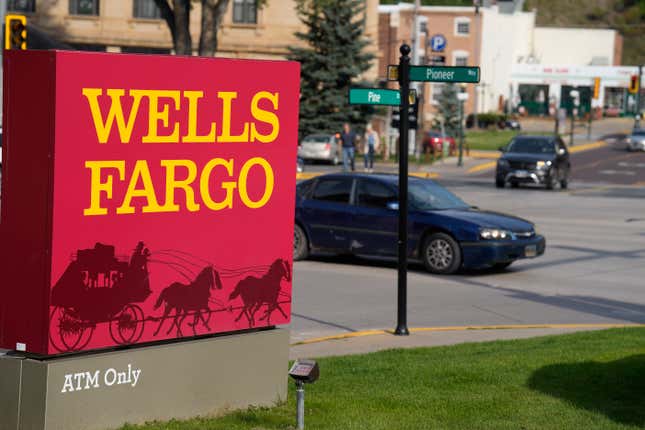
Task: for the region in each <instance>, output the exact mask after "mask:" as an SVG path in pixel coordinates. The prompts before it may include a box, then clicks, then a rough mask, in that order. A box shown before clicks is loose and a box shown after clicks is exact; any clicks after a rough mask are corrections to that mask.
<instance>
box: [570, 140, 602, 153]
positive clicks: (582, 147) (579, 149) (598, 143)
mask: <svg viewBox="0 0 645 430" xmlns="http://www.w3.org/2000/svg"><path fill="white" fill-rule="evenodd" d="M603 146H607V142H604V141H602V140H598V141H596V142H592V143H584V144H582V145H576V146H570V147H569V152H570V153H571V154H575V153H576V152H583V151H589V150H591V149H596V148H602V147H603Z"/></svg>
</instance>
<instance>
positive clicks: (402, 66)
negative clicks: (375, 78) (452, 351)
mask: <svg viewBox="0 0 645 430" xmlns="http://www.w3.org/2000/svg"><path fill="white" fill-rule="evenodd" d="M399 51H400V52H401V57H399V87H400V90H401V94H408V92H409V90H410V47H409V46H408V45H406V44H403V45H401V48H400V49H399ZM409 107H410V100H408V98H407V97H401V112H402V113H403V115H401V119H400V120H399V241H398V245H399V264H398V289H397V318H396V329H395V330H394V334H396V335H399V336H408V335H409V334H410V331H409V330H408V310H407V307H408V130H409V128H408V123H409V119H410V118H409V117H408V115H407V112H408V110H409Z"/></svg>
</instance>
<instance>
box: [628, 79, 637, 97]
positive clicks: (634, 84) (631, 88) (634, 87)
mask: <svg viewBox="0 0 645 430" xmlns="http://www.w3.org/2000/svg"><path fill="white" fill-rule="evenodd" d="M629 92H630V93H631V94H636V93H637V92H638V75H631V76H630V77H629Z"/></svg>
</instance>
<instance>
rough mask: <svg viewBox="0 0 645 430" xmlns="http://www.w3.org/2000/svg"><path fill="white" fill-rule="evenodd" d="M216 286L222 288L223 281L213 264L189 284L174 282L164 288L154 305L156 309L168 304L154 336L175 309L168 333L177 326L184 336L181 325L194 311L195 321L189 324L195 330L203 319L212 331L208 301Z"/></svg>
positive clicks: (180, 334) (204, 323)
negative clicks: (204, 312) (204, 313)
mask: <svg viewBox="0 0 645 430" xmlns="http://www.w3.org/2000/svg"><path fill="white" fill-rule="evenodd" d="M215 288H216V289H218V290H221V289H222V281H221V279H220V276H219V273H217V271H216V270H215V269H214V268H213V267H212V266H208V267H205V268H204V269H202V271H201V272H199V275H197V277H196V278H195V280H194V281H193V282H191V283H190V284H188V285H186V284H182V283H181V282H174V283H172V284H170V285H169V286H167V287H166V288H164V289H163V290H162V291H161V294H159V298H158V299H157V302H156V303H155V305H154V309H158V308H159V307H160V306H161V305H162V304H163V303H165V304H166V307H165V309H164V313H163V316H162V317H161V321H160V322H159V326H158V327H157V330H156V331H155V333H154V336H157V334H159V331H160V330H161V326H162V325H163V323H164V321H165V320H166V318H168V316H169V315H170V312H171V311H172V310H173V309H174V310H175V316H174V319H173V322H172V324H171V325H170V328H169V329H168V331H167V332H166V335H168V334H170V332H171V331H172V329H173V327H177V334H178V336H183V334H182V332H181V325H182V323H183V322H184V319H186V317H187V316H188V314H189V312H194V314H193V322H192V323H189V325H190V326H191V327H193V330H195V327H196V326H197V323H198V322H199V320H201V321H202V324H203V325H204V327H206V328H207V329H208V330H209V331H210V327H209V326H208V320H210V309H209V307H208V301H209V299H210V290H212V289H215ZM203 311H206V312H208V319H205V318H204V316H203V315H202V312H203Z"/></svg>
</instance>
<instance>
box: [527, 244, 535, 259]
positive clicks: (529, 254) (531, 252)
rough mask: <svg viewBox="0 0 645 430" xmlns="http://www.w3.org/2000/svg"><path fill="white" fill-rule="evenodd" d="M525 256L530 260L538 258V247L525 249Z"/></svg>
mask: <svg viewBox="0 0 645 430" xmlns="http://www.w3.org/2000/svg"><path fill="white" fill-rule="evenodd" d="M524 256H525V257H529V258H530V257H535V256H537V246H536V245H529V246H527V247H526V248H524Z"/></svg>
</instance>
